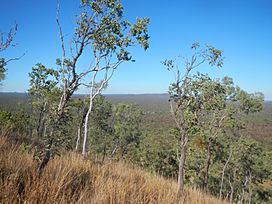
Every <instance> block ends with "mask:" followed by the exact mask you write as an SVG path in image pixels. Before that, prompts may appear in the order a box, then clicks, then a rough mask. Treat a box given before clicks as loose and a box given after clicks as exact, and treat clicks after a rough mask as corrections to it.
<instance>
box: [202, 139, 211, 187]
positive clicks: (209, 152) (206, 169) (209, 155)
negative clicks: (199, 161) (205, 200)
mask: <svg viewBox="0 0 272 204" xmlns="http://www.w3.org/2000/svg"><path fill="white" fill-rule="evenodd" d="M211 146H212V140H211V138H209V142H208V148H207V161H206V166H205V174H204V183H203V187H204V189H205V191H206V192H207V191H208V182H209V168H210V164H211V156H212V155H211Z"/></svg>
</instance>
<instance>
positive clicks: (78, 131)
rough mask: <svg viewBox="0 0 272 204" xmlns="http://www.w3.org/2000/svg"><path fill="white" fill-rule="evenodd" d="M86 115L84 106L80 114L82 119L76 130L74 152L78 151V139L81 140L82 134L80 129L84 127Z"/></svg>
mask: <svg viewBox="0 0 272 204" xmlns="http://www.w3.org/2000/svg"><path fill="white" fill-rule="evenodd" d="M86 114H87V111H86V110H85V105H84V107H83V113H82V118H81V121H80V124H79V126H78V128H77V141H76V151H77V150H78V149H79V143H80V138H81V133H82V131H81V130H82V127H83V125H84V121H85V118H86Z"/></svg>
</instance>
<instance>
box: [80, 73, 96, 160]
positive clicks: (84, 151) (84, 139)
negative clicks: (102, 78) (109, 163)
mask: <svg viewBox="0 0 272 204" xmlns="http://www.w3.org/2000/svg"><path fill="white" fill-rule="evenodd" d="M97 73H98V71H96V72H95V73H94V74H93V78H92V82H91V93H90V104H89V109H88V111H87V114H86V117H85V126H84V138H83V145H82V155H83V156H85V155H86V145H87V137H88V125H89V116H90V114H91V112H92V110H93V100H94V97H95V93H94V92H95V90H94V89H95V87H94V86H95V78H96V75H97Z"/></svg>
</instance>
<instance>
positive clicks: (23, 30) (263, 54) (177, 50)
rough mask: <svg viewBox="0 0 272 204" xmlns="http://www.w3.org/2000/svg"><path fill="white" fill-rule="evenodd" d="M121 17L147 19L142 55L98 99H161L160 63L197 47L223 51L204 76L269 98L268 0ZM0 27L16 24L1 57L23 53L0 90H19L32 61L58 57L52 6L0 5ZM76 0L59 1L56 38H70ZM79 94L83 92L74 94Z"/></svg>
mask: <svg viewBox="0 0 272 204" xmlns="http://www.w3.org/2000/svg"><path fill="white" fill-rule="evenodd" d="M122 3H123V5H124V9H125V11H124V12H125V13H124V14H125V18H128V19H129V20H130V21H133V20H134V19H135V18H136V17H144V16H146V17H150V19H151V24H150V26H149V30H150V32H149V34H150V36H151V38H150V49H148V50H147V51H143V50H142V49H138V48H137V49H133V53H132V54H133V57H134V59H135V60H136V62H134V63H125V64H123V65H122V66H121V67H120V69H119V70H118V71H117V72H116V74H115V76H114V77H113V79H112V81H111V82H110V85H109V87H108V88H107V90H106V92H105V93H120V94H123V93H165V92H167V90H168V85H169V83H170V82H171V81H172V80H173V79H174V77H173V75H172V74H171V73H170V72H168V71H166V69H165V68H164V67H163V66H162V65H161V63H160V62H161V61H162V60H164V59H166V58H174V57H176V56H178V55H186V53H187V51H188V48H189V46H190V45H191V44H192V43H193V42H195V41H197V42H200V43H201V44H206V43H207V44H211V45H213V46H215V47H217V48H219V49H221V50H223V51H224V56H225V62H224V67H223V68H221V69H219V70H215V69H206V68H203V69H202V71H203V72H208V73H209V74H210V75H211V76H212V77H216V78H217V77H223V76H225V75H228V76H230V77H232V78H233V79H234V82H235V83H236V84H237V85H239V86H240V87H241V88H243V89H245V90H247V91H249V92H255V91H261V92H263V93H264V94H265V97H266V99H267V100H272V0H220V1H219V0H122ZM0 5H1V12H0V29H1V30H2V31H7V30H8V29H9V28H10V27H11V26H12V25H13V24H14V22H15V21H16V22H17V23H18V25H19V30H18V33H17V35H16V38H15V42H16V43H18V45H17V46H16V47H15V48H11V49H9V50H7V51H6V52H5V53H1V57H2V56H3V57H17V56H20V55H21V54H22V53H24V52H27V54H26V55H25V56H24V57H23V58H22V59H21V60H19V61H14V62H12V63H10V64H9V65H8V75H7V78H6V80H5V81H4V82H3V83H2V84H3V86H2V87H1V88H0V89H1V90H0V91H5V92H7V91H12V92H13V91H17V92H25V91H27V89H28V81H29V79H28V73H29V72H30V71H31V67H33V66H34V65H35V64H36V63H38V62H41V63H43V64H44V65H46V66H49V67H53V66H55V65H54V63H55V59H56V58H57V57H60V56H61V50H60V42H59V39H58V31H57V25H56V21H55V16H56V0H26V1H22V0H0ZM78 5H79V0H61V16H60V18H61V23H62V25H63V30H64V34H65V35H66V34H67V35H69V34H71V33H72V32H73V27H74V25H73V22H74V19H75V14H77V12H78ZM200 71H201V70H200ZM80 92H81V93H83V92H85V90H84V89H82V90H80Z"/></svg>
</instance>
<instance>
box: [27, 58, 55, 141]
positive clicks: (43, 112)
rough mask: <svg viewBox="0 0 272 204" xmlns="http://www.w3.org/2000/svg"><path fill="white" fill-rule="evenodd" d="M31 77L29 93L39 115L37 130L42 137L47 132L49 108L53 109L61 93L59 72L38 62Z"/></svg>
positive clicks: (35, 111) (34, 109)
mask: <svg viewBox="0 0 272 204" xmlns="http://www.w3.org/2000/svg"><path fill="white" fill-rule="evenodd" d="M29 78H30V80H29V85H30V88H29V89H28V93H29V95H30V97H31V103H32V104H31V105H32V109H33V111H34V115H37V120H36V118H35V122H36V123H37V124H36V132H37V136H38V137H42V136H43V135H44V134H45V123H46V120H48V114H49V111H50V110H49V109H50V108H51V110H52V107H53V106H54V102H56V96H57V94H58V93H59V88H58V87H57V84H58V83H59V80H58V78H59V73H58V72H57V71H55V70H54V69H52V68H46V67H45V66H44V65H42V64H41V63H38V64H36V66H35V67H32V71H31V72H30V73H29ZM54 98H55V99H54Z"/></svg>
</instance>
